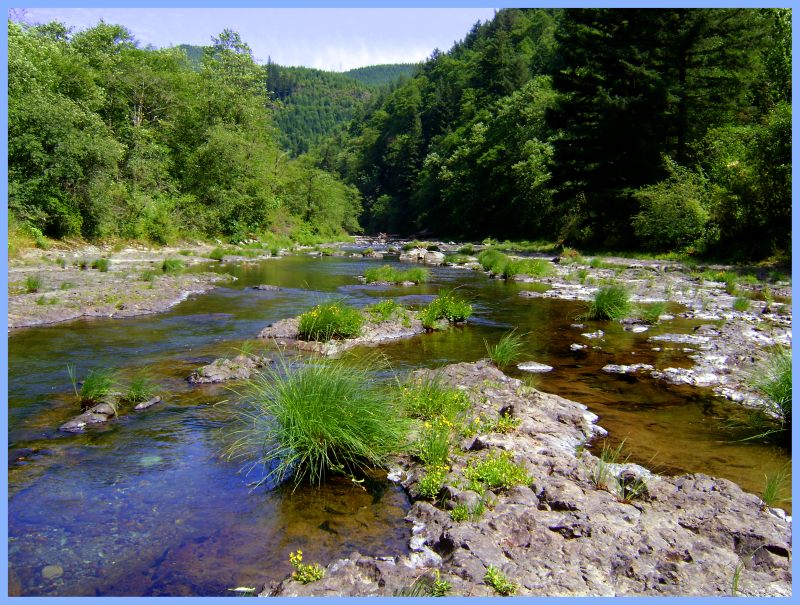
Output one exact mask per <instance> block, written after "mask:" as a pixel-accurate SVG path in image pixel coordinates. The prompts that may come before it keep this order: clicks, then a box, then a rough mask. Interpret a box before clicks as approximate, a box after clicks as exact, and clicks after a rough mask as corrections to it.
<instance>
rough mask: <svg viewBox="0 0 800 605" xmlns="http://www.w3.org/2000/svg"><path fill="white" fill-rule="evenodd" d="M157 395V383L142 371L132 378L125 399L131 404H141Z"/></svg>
mask: <svg viewBox="0 0 800 605" xmlns="http://www.w3.org/2000/svg"><path fill="white" fill-rule="evenodd" d="M155 394H156V383H155V382H153V380H152V379H151V378H150V376H149V375H148V374H147V373H146V372H144V371H141V372H139V373H137V374H136V375H135V376H134V377H133V378H131V381H130V382H129V383H128V389H127V390H126V391H125V397H124V399H125V401H127V402H129V403H139V402H140V401H147V400H148V399H152V398H153V396H154V395H155Z"/></svg>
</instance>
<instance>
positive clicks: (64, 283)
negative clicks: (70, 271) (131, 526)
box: [58, 281, 75, 290]
mask: <svg viewBox="0 0 800 605" xmlns="http://www.w3.org/2000/svg"><path fill="white" fill-rule="evenodd" d="M74 287H75V284H73V283H72V282H71V281H62V282H61V284H60V285H59V286H58V289H59V290H71V289H72V288H74Z"/></svg>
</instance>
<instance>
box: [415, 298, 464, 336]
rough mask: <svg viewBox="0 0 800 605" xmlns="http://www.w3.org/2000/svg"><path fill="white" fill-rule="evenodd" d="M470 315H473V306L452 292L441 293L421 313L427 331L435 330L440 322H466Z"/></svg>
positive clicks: (420, 316)
mask: <svg viewBox="0 0 800 605" xmlns="http://www.w3.org/2000/svg"><path fill="white" fill-rule="evenodd" d="M470 315H472V305H471V304H469V303H468V302H467V301H465V300H464V299H462V298H460V297H459V296H457V295H456V294H455V292H453V291H452V290H445V291H441V292H439V296H437V297H436V298H434V299H433V300H432V301H431V302H430V303H429V304H428V306H426V307H425V308H424V309H422V310H421V311H420V312H419V318H420V320H421V321H422V325H423V327H425V329H427V330H434V329H435V328H436V323H437V322H438V321H440V320H447V321H448V322H451V323H457V322H462V321H466V319H467V318H468V317H469V316H470Z"/></svg>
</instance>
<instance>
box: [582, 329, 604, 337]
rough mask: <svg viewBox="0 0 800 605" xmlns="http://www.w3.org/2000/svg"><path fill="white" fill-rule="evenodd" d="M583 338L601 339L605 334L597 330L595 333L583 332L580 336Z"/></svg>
mask: <svg viewBox="0 0 800 605" xmlns="http://www.w3.org/2000/svg"><path fill="white" fill-rule="evenodd" d="M581 336H583V337H584V338H603V336H605V332H603V331H602V330H597V332H585V333H583V334H581Z"/></svg>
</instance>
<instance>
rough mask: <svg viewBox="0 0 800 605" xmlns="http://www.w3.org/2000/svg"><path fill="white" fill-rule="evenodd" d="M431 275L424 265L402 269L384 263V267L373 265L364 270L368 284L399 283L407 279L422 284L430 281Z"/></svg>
mask: <svg viewBox="0 0 800 605" xmlns="http://www.w3.org/2000/svg"><path fill="white" fill-rule="evenodd" d="M429 277H430V274H429V273H428V270H427V269H423V268H422V267H414V268H413V269H408V270H406V271H400V270H398V269H395V268H394V267H392V266H391V265H383V266H382V267H371V268H369V269H367V270H366V271H364V279H365V280H366V282H367V283H368V284H371V283H374V282H389V283H392V284H399V283H402V282H406V281H409V282H414V283H415V284H421V283H424V282H426V281H428V278H429Z"/></svg>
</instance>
